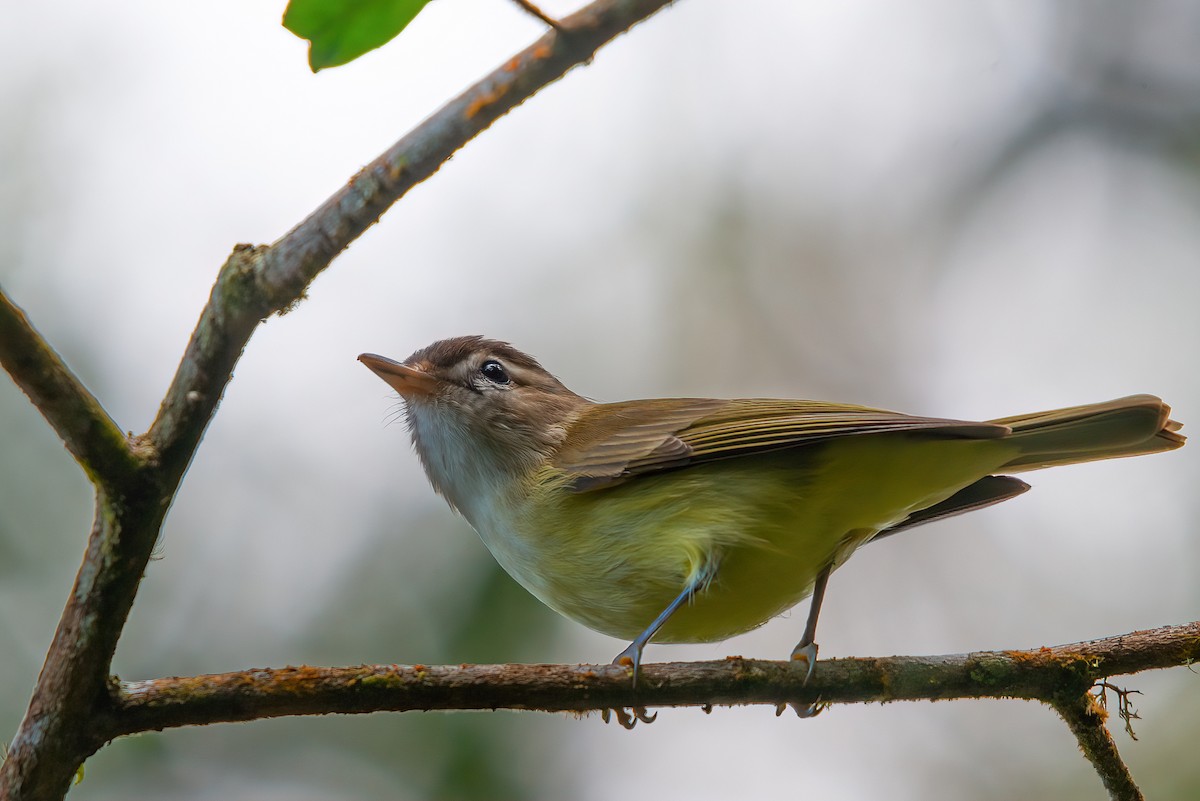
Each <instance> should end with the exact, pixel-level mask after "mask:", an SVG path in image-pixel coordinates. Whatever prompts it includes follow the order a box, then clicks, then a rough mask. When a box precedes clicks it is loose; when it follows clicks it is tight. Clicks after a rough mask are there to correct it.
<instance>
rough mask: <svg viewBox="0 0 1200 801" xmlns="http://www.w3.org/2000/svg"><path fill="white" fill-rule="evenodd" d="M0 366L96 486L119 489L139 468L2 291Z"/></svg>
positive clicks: (111, 425)
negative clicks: (1, 365)
mask: <svg viewBox="0 0 1200 801" xmlns="http://www.w3.org/2000/svg"><path fill="white" fill-rule="evenodd" d="M0 364H3V365H4V369H5V370H7V371H8V374H9V375H11V376H12V378H13V381H15V382H16V383H17V386H19V387H20V388H21V389H22V391H24V393H25V394H26V395H28V396H29V400H31V401H33V405H34V406H36V407H37V409H38V411H39V412H41V413H42V416H43V417H45V418H46V421H47V422H49V423H50V425H51V426H52V427H53V428H54V430H55V432H56V433H57V434H58V436H59V438H60V439H62V441H63V444H65V445H66V446H67V450H68V451H70V452H71V455H72V456H74V457H75V460H76V461H77V462H79V465H80V466H81V467H82V468H83V470H84V472H85V473H87V474H88V477H89V478H90V479H91V480H92V482H93V483H98V484H107V485H109V486H116V485H117V484H119V483H121V482H122V481H124V480H125V479H126V478H127V477H128V476H129V475H130V474H131V473H133V472H134V471H136V470H137V469H138V467H139V460H138V458H137V456H135V455H134V453H133V451H131V450H130V447H129V442H128V440H126V438H125V435H124V434H122V433H121V429H120V428H118V427H117V424H116V423H115V422H113V419H112V418H111V417H109V416H108V412H106V411H104V407H103V406H101V405H100V401H98V400H96V398H95V396H94V395H92V393H90V392H88V390H87V387H85V386H84V385H83V382H81V381H80V380H79V379H78V378H77V377H76V376H75V374H74V373H72V372H71V370H70V368H68V367H67V365H66V364H65V363H63V360H62V359H61V358H60V357H59V355H58V354H57V353H55V352H54V349H53V348H51V347H50V346H49V345H48V344H46V341H45V340H44V339H42V336H41V334H39V333H38V332H37V331H36V330H35V329H34V327H33V326H32V325H31V324H30V322H29V320H28V319H27V318H26V317H25V313H24V312H22V311H21V309H20V308H18V307H17V305H16V304H14V303H13V302H12V300H10V299H9V297H8V295H7V294H5V293H4V290H3V289H0Z"/></svg>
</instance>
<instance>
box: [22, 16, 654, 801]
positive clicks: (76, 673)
mask: <svg viewBox="0 0 1200 801" xmlns="http://www.w3.org/2000/svg"><path fill="white" fill-rule="evenodd" d="M669 2H670V0H597V1H596V2H594V3H592V4H591V5H589V6H587V7H586V8H584V9H583V10H581V11H579V12H577V13H576V14H573V15H571V16H570V17H569V18H567V19H566V20H563V22H562V25H561V27H560V28H558V29H557V30H554V31H551V32H549V33H547V34H546V35H545V36H543V37H542V38H541V39H539V40H538V41H537V42H536V43H535V44H534V45H533V46H532V47H530V48H528V49H526V50H525V51H523V52H521V53H518V54H517V55H516V56H514V57H513V58H512V59H510V60H509V61H508V62H506V63H505V64H504V65H503V66H502V67H500V68H499V69H497V70H496V71H495V72H494V73H492V74H491V75H489V76H487V77H486V78H484V79H483V80H482V81H480V82H479V83H477V84H476V85H475V86H473V87H471V88H470V89H468V90H467V91H466V92H464V93H463V94H462V95H460V96H459V97H458V98H456V99H454V100H452V101H451V102H450V103H448V104H447V105H446V106H445V107H443V108H442V109H441V110H440V111H438V112H437V113H435V114H434V115H433V116H432V117H430V118H429V119H427V120H426V121H425V122H423V123H422V124H421V125H419V126H417V128H416V129H414V130H413V131H412V132H411V133H410V134H408V135H407V136H405V137H404V138H403V139H401V140H400V141H399V142H398V143H397V144H396V145H394V146H393V147H392V148H391V149H389V150H388V151H387V152H386V153H384V154H383V155H381V156H380V157H379V158H377V159H376V160H375V161H374V162H372V163H371V164H370V165H368V166H367V167H366V168H365V169H364V170H363V171H362V172H360V173H359V174H358V175H357V176H355V177H354V178H352V179H351V180H350V182H349V183H348V184H347V185H346V186H345V187H344V188H343V189H341V190H340V191H338V192H337V193H336V194H334V195H333V196H332V197H331V198H329V200H327V201H326V202H325V203H324V204H323V205H322V206H320V207H319V208H318V209H317V210H316V211H315V212H314V213H313V214H312V215H311V216H310V217H309V218H308V219H306V220H305V221H304V222H302V223H300V225H298V226H297V227H296V228H295V229H293V230H292V231H291V232H289V233H288V234H287V235H285V236H284V237H283V238H281V239H280V240H279V241H278V242H276V243H275V244H274V245H271V246H270V247H251V246H248V245H241V246H238V247H236V248H235V249H234V251H233V253H232V254H231V256H230V257H229V259H228V260H227V261H226V263H225V265H224V266H223V267H222V268H221V270H220V272H219V274H218V276H217V280H216V283H215V284H214V286H213V289H212V292H211V294H210V297H209V301H208V303H207V304H206V305H205V307H204V310H203V311H202V312H201V315H200V320H199V322H198V323H197V325H196V329H195V331H194V332H193V334H192V337H191V340H190V341H189V343H188V346H187V349H186V351H185V352H184V355H183V359H182V360H181V362H180V365H179V368H178V370H177V372H176V374H175V377H174V379H173V380H172V383H171V386H170V388H169V389H168V390H167V394H166V396H165V397H164V399H163V402H162V405H161V406H160V408H159V413H158V416H157V418H156V419H155V421H154V423H153V425H152V426H151V427H150V430H149V431H148V432H147V434H146V435H145V436H144V437H139V438H136V439H135V440H134V442H135V443H136V446H137V452H136V453H135V452H134V451H133V450H130V449H128V446H126V445H125V444H124V440H123V438H122V437H121V436H120V431H119V429H117V427H116V425H115V424H114V423H113V422H112V420H111V419H109V418H108V416H107V415H106V414H105V413H104V411H103V409H102V408H101V407H100V405H99V403H97V402H96V401H95V399H94V398H92V397H91V395H89V394H88V393H87V392H86V390H84V389H83V387H82V385H81V384H80V383H79V381H78V380H77V379H75V378H74V377H73V376H72V375H71V374H70V372H69V371H68V370H67V369H66V367H65V366H63V365H62V362H61V360H59V359H58V357H57V356H55V355H54V353H53V351H51V350H50V348H49V347H48V346H47V345H46V344H45V343H44V342H43V341H42V340H41V339H40V337H38V336H37V335H36V333H35V332H34V331H33V329H32V327H30V326H29V324H28V322H27V321H25V318H24V316H23V315H22V314H21V313H20V312H19V310H17V309H16V307H15V306H12V305H11V304H10V303H8V301H7V299H4V306H3V308H2V309H0V334H3V335H4V336H3V337H0V340H2V344H0V352H2V354H3V362H4V365H5V367H6V368H8V369H10V370H12V371H13V372H14V376H15V377H17V380H18V383H20V384H21V386H22V388H23V389H25V391H26V393H27V394H29V396H30V397H31V398H32V399H33V401H34V403H35V404H37V405H38V407H39V408H40V409H42V412H43V414H45V415H46V417H47V419H48V420H50V422H51V424H52V425H54V427H55V429H56V430H57V431H58V432H59V434H60V435H61V436H62V437H63V439H64V441H65V442H66V443H67V446H68V448H70V449H71V452H72V453H73V454H75V456H76V458H77V459H79V460H80V462H81V464H83V465H84V468H85V469H86V470H87V471H88V473H89V475H91V476H92V477H93V480H94V481H95V482H96V483H97V504H96V518H95V523H94V525H93V528H92V533H91V536H90V537H89V540H88V549H87V553H86V555H85V557H84V563H83V565H82V566H81V567H80V569H79V573H78V574H77V576H76V580H75V586H74V588H73V591H72V592H71V594H70V595H69V596H68V599H67V604H66V608H65V609H64V610H63V614H62V617H61V618H60V620H59V624H58V629H57V630H56V632H55V636H54V640H53V642H52V644H51V646H50V650H49V653H48V654H47V656H46V661H45V664H44V665H43V667H42V672H41V674H40V675H39V677H38V682H37V685H36V686H35V688H34V692H33V697H32V698H31V700H30V703H29V707H28V710H27V712H26V714H25V717H24V719H23V720H22V721H21V725H20V727H19V728H18V730H17V733H16V735H15V736H14V737H13V740H12V743H11V746H10V748H9V751H8V756H7V758H6V759H5V760H4V761H3V763H0V797H2V798H4V799H6V801H7V799H13V800H14V801H15V800H16V799H27V798H57V797H61V796H62V795H63V794H64V793H65V792H66V790H67V787H68V785H69V782H70V780H71V777H72V776H73V775H74V773H75V771H76V769H77V768H78V766H79V765H80V764H81V763H82V762H83V760H84V759H85V758H87V757H88V756H89V755H91V754H92V753H93V752H94V751H95V750H96V749H98V748H99V747H101V746H102V745H103V743H104V742H105V740H106V739H108V738H106V737H104V736H103V731H102V727H100V726H98V725H97V719H96V716H97V715H100V714H102V713H104V712H105V710H106V709H107V706H108V699H109V692H108V689H107V680H108V670H109V665H110V664H111V662H112V656H113V653H114V651H115V649H116V644H117V640H118V638H119V636H120V633H121V630H122V628H123V627H124V624H125V620H126V619H127V617H128V614H129V610H130V608H131V607H132V605H133V601H134V597H135V595H136V593H137V588H138V585H139V582H140V581H141V577H142V574H143V572H144V571H145V569H146V565H147V563H148V561H149V558H150V553H151V551H152V549H153V547H154V543H155V542H156V541H157V537H158V533H159V530H160V528H161V526H162V521H163V519H164V517H165V515H166V512H167V509H168V508H169V507H170V504H171V500H172V499H173V498H174V495H175V492H176V490H177V488H178V486H179V482H180V481H181V480H182V478H183V474H184V472H185V471H186V469H187V466H188V464H189V463H190V462H191V460H192V457H193V456H194V455H195V452H196V448H197V447H198V446H199V444H200V439H201V437H202V436H203V434H204V430H205V428H206V427H207V426H208V423H209V421H210V420H211V419H212V416H213V414H214V413H215V411H216V408H217V404H218V402H219V401H220V398H221V395H222V393H223V392H224V391H225V387H226V386H227V385H228V383H229V380H230V378H231V376H232V373H233V368H234V366H235V365H236V363H237V361H238V359H239V358H240V357H241V353H242V350H243V349H244V348H245V347H246V344H247V342H249V340H250V337H251V335H252V334H253V333H254V330H255V329H256V328H257V327H258V324H259V323H260V322H261V321H262V320H263V319H264V318H266V317H268V316H270V315H271V314H273V313H275V312H280V311H284V310H286V309H288V308H290V307H291V306H292V305H293V304H295V303H296V302H298V301H299V300H300V299H302V297H303V294H304V291H305V289H306V288H307V286H308V284H309V283H310V282H311V281H312V280H313V279H314V278H315V277H316V276H317V275H318V274H319V273H320V272H321V271H322V270H324V269H325V268H326V267H327V266H328V265H329V263H330V262H331V261H332V260H333V259H334V257H336V256H337V255H338V254H339V253H340V252H341V251H342V250H344V249H345V248H346V247H347V246H348V245H349V244H350V243H351V242H352V241H353V240H354V239H356V238H357V237H358V236H359V235H360V234H362V232H363V231H365V230H366V229H367V228H368V227H370V226H371V225H372V224H374V223H375V222H376V221H377V220H378V219H379V217H380V216H381V215H382V214H383V213H384V212H385V211H386V210H387V209H388V208H389V207H390V206H391V205H392V204H393V203H395V202H396V201H397V200H399V199H400V198H401V197H403V196H404V195H405V194H406V193H407V192H408V190H409V189H411V188H412V187H413V186H415V185H416V184H418V183H420V182H421V181H423V180H425V179H426V178H428V177H429V176H431V175H433V173H434V172H436V171H437V170H438V168H439V167H440V166H441V165H442V163H443V162H445V161H446V160H447V159H449V158H450V156H451V155H452V154H453V153H454V152H455V151H457V150H458V149H459V148H461V147H462V146H463V145H464V144H466V143H467V142H468V141H470V140H471V139H472V138H474V137H475V136H476V135H478V134H479V133H480V132H481V131H483V130H485V129H487V127H488V126H490V125H491V124H492V122H494V121H495V120H496V119H498V118H499V117H500V116H502V115H503V114H505V113H507V112H508V111H509V110H510V109H512V108H515V107H516V106H517V105H519V104H520V103H521V102H523V101H524V100H526V99H527V98H529V97H531V96H533V95H534V94H535V93H536V92H537V91H538V90H540V89H541V88H542V87H544V86H546V85H547V84H549V83H551V82H553V81H555V80H557V79H558V78H559V77H561V76H562V75H563V74H564V73H565V72H567V70H569V69H570V68H571V67H573V66H575V65H577V64H582V63H587V62H588V61H590V60H591V59H592V57H593V55H594V54H595V52H596V50H597V49H598V48H599V47H601V46H602V45H603V44H605V43H606V42H608V41H610V40H611V39H612V38H614V37H615V36H617V35H618V34H620V33H622V32H624V31H625V30H628V29H629V28H630V27H632V26H633V25H635V24H637V23H638V22H640V21H641V20H643V19H645V18H646V17H648V16H649V15H651V14H653V13H654V12H655V11H657V10H659V9H660V8H662V7H663V6H665V5H668V3H669ZM10 332H11V336H10ZM10 364H11V365H12V366H10ZM64 399H66V400H64ZM122 449H125V450H124V451H123V450H122ZM126 479H127V480H126Z"/></svg>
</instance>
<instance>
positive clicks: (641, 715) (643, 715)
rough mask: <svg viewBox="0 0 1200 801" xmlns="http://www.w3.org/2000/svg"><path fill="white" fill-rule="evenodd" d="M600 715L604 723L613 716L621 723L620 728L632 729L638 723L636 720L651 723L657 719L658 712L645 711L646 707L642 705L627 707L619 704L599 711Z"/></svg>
mask: <svg viewBox="0 0 1200 801" xmlns="http://www.w3.org/2000/svg"><path fill="white" fill-rule="evenodd" d="M600 717H601V719H603V720H604V722H605V723H608V722H609V721H610V720H611V719H612V718H614V717H615V718H616V719H617V723H620V724H621V728H623V729H632V728H633V727H634V726H636V725H637V724H638V721H641V722H642V723H646V724H649V723H653V722H654V721H655V720H656V719H658V713H657V712H655V713H654V714H650V713H648V712H646V707H644V706H635V707H630V708H629V709H626V708H625V707H621V706H615V707H612V708H611V709H605V710H603V711H602V712H601V713H600Z"/></svg>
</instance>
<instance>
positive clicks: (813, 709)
mask: <svg viewBox="0 0 1200 801" xmlns="http://www.w3.org/2000/svg"><path fill="white" fill-rule="evenodd" d="M789 706H790V707H791V708H792V709H793V710H795V712H796V717H798V718H802V719H803V718H815V717H816V716H817V715H819V714H821V713H822V712H824V711H825V710H826V709H827V708H828V707H829V704H825V703H821V702H820V701H818V702H817V703H815V704H809V705H808V706H801V705H800V704H797V703H796V702H795V701H788V702H787V703H786V704H776V705H775V717H779V716H780V715H782V714H783V710H785V709H787V708H788V707H789Z"/></svg>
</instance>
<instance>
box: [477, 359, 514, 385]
mask: <svg viewBox="0 0 1200 801" xmlns="http://www.w3.org/2000/svg"><path fill="white" fill-rule="evenodd" d="M479 372H481V373H483V377H484V378H486V379H487V380H489V381H491V382H492V383H493V384H507V383H509V382H511V381H512V379H511V378H509V377H508V371H507V370H505V369H504V365H502V364H500V362H498V361H496V360H495V359H488V360H487V361H486V362H484V363H483V364H482V365H481V366H480V368H479Z"/></svg>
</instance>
